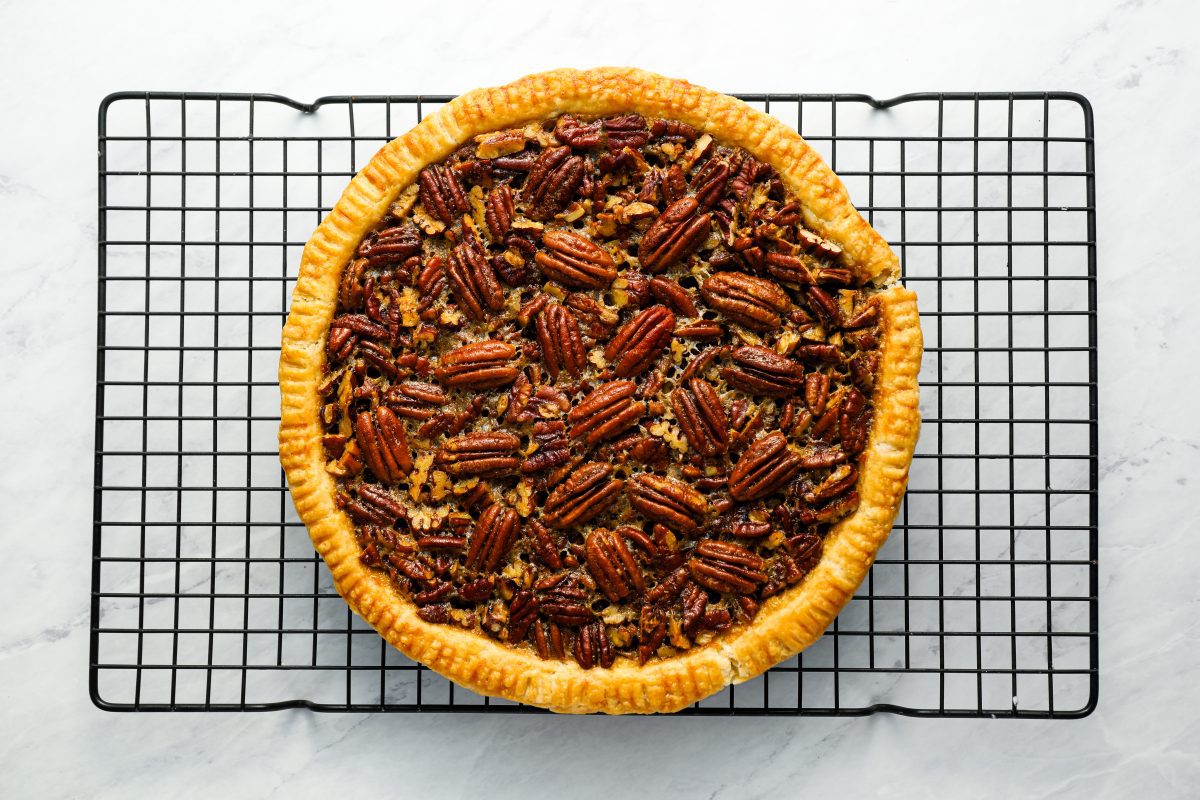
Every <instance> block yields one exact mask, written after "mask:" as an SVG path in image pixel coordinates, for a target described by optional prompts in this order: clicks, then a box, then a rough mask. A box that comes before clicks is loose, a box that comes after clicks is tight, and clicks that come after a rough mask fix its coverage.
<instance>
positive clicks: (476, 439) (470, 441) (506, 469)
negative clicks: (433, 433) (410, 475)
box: [437, 431, 521, 478]
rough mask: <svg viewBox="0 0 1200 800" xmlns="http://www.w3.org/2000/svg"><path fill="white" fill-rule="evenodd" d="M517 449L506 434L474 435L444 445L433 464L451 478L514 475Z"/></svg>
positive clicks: (518, 443) (516, 441)
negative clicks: (438, 466) (439, 466)
mask: <svg viewBox="0 0 1200 800" xmlns="http://www.w3.org/2000/svg"><path fill="white" fill-rule="evenodd" d="M520 446H521V440H520V439H519V438H517V437H516V436H514V435H513V434H511V433H508V432H507V431H475V432H473V433H468V434H465V435H463V436H456V437H455V438H453V439H449V440H448V441H446V442H445V444H443V445H442V446H441V448H440V449H439V450H438V454H437V463H438V464H440V465H442V467H443V468H444V469H445V470H446V472H449V473H450V474H451V475H457V476H469V475H475V476H478V477H485V478H494V477H496V476H499V475H506V474H508V473H511V472H514V471H516V469H517V466H518V465H519V464H520V463H521V459H519V458H517V456H516V455H515V453H516V452H517V448H519V447H520Z"/></svg>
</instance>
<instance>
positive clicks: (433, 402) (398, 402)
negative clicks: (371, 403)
mask: <svg viewBox="0 0 1200 800" xmlns="http://www.w3.org/2000/svg"><path fill="white" fill-rule="evenodd" d="M384 401H385V402H386V403H387V404H388V407H389V408H391V409H392V410H393V411H395V412H396V414H397V415H399V416H401V417H406V418H408V419H420V420H426V419H429V418H430V417H432V416H433V415H434V414H436V413H437V410H438V409H439V408H441V407H443V406H444V405H446V403H448V402H450V396H449V395H447V394H446V390H445V389H443V388H442V387H441V386H438V385H437V384H436V383H427V382H425V381H404V382H403V383H397V384H393V385H392V387H391V388H390V389H388V390H387V392H386V393H385V394H384Z"/></svg>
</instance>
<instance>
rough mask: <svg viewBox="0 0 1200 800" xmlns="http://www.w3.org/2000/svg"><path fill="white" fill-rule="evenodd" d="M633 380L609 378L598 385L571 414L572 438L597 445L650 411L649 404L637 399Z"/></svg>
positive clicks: (628, 427) (635, 385) (568, 417)
mask: <svg viewBox="0 0 1200 800" xmlns="http://www.w3.org/2000/svg"><path fill="white" fill-rule="evenodd" d="M636 392H637V384H636V383H634V382H633V381H608V382H607V383H602V384H600V385H599V386H597V387H596V388H595V389H593V390H592V391H591V393H589V394H588V395H587V397H585V398H583V400H582V401H581V402H580V403H579V405H577V406H575V407H574V408H572V409H571V410H570V411H569V412H568V413H567V421H568V422H569V423H571V438H572V439H582V440H583V442H584V443H585V444H588V445H593V444H596V443H597V442H601V441H603V440H605V439H611V438H612V437H614V436H616V435H618V434H620V433H624V432H625V431H627V430H629V429H630V428H632V427H633V426H634V425H636V424H637V422H638V420H640V419H641V418H642V416H643V415H644V414H645V413H646V406H645V403H642V402H641V401H639V400H635V399H634V394H635V393H636Z"/></svg>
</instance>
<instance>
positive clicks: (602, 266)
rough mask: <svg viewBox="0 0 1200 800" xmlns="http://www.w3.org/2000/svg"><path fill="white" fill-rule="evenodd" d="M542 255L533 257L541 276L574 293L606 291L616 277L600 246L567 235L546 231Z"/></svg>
mask: <svg viewBox="0 0 1200 800" xmlns="http://www.w3.org/2000/svg"><path fill="white" fill-rule="evenodd" d="M542 244H543V245H544V246H545V248H546V249H545V250H544V251H540V252H538V254H537V255H535V256H534V257H533V260H534V261H535V262H537V265H538V268H539V269H540V270H541V271H542V274H543V275H545V276H546V277H547V278H550V279H551V280H556V281H558V282H559V283H561V284H563V285H565V286H570V287H573V288H576V289H606V288H608V286H609V284H611V283H612V282H613V281H614V280H616V277H617V267H616V265H615V264H614V263H613V260H612V256H610V255H609V254H608V252H607V251H605V250H604V248H602V247H601V246H600V245H598V244H596V243H595V242H592V241H589V240H588V239H585V238H583V237H582V236H580V235H579V234H577V233H571V232H570V231H546V233H545V234H544V235H543V236H542Z"/></svg>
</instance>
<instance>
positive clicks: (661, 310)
mask: <svg viewBox="0 0 1200 800" xmlns="http://www.w3.org/2000/svg"><path fill="white" fill-rule="evenodd" d="M674 328H675V315H674V314H672V313H671V309H669V308H667V307H666V306H651V307H650V308H647V309H643V310H642V311H640V312H638V314H637V316H635V317H634V318H633V319H631V320H629V321H628V322H626V323H625V324H624V325H623V326H621V329H620V330H618V331H617V335H616V336H614V337H613V339H612V341H610V342H609V343H608V346H607V347H606V348H604V357H605V358H607V359H608V360H609V361H610V362H612V365H613V372H614V373H615V374H616V376H617V377H618V378H628V377H631V376H633V375H637V374H638V373H640V372H643V371H644V370H646V369H647V368H648V367H649V366H650V365H651V364H653V363H654V360H655V359H657V358H658V356H659V354H661V353H662V351H663V348H664V347H666V346H667V343H668V342H669V341H671V331H672V330H674Z"/></svg>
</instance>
